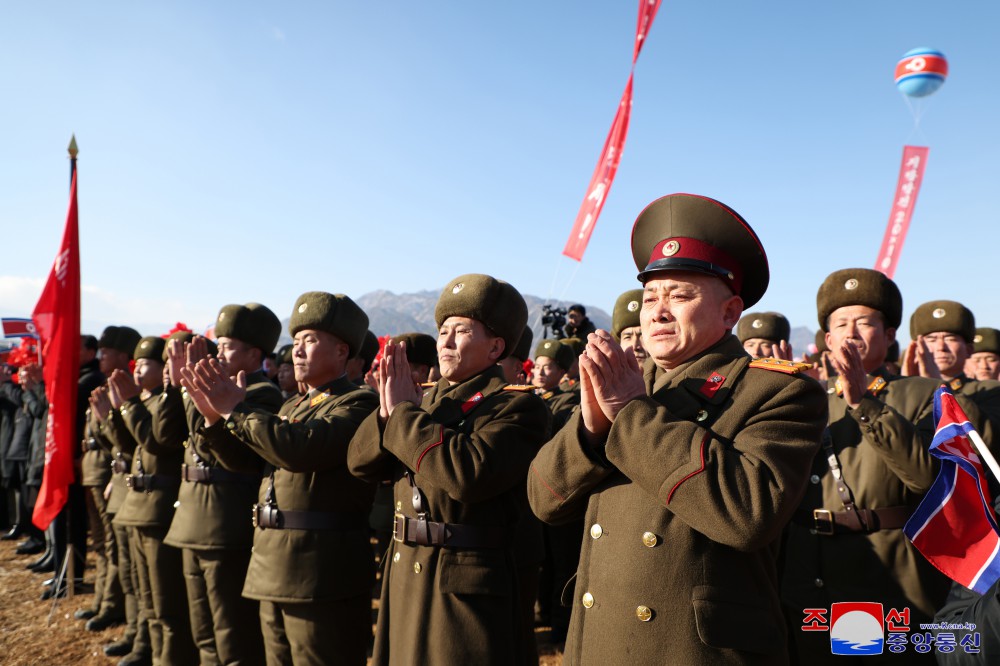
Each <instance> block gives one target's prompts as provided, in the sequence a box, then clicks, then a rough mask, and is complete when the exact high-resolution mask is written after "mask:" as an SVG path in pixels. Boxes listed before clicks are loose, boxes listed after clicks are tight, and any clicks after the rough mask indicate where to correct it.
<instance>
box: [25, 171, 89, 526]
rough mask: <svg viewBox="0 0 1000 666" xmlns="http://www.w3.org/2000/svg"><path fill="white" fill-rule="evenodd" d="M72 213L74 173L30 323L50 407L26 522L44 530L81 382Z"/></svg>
mask: <svg viewBox="0 0 1000 666" xmlns="http://www.w3.org/2000/svg"><path fill="white" fill-rule="evenodd" d="M78 222H79V218H78V214H77V207H76V172H75V171H74V173H73V183H72V185H71V187H70V195H69V212H68V213H67V215H66V230H65V231H64V232H63V239H62V245H61V246H60V248H59V254H58V255H56V260H55V262H53V265H52V271H51V272H50V273H49V279H48V281H47V282H46V283H45V289H43V290H42V295H41V297H39V299H38V304H37V305H35V311H34V312H33V313H32V314H31V318H32V319H33V320H34V322H35V328H36V329H37V330H38V334H39V336H40V337H41V342H42V376H43V377H44V379H45V396H46V397H47V398H48V401H49V418H48V423H47V425H46V428H45V467H44V469H43V472H42V487H41V488H40V489H39V491H38V500H37V501H36V503H35V511H34V513H33V515H32V517H31V522H33V523H34V524H35V525H36V526H37V527H38V528H39V529H45V528H46V527H48V526H49V523H51V522H52V519H53V518H55V517H56V515H57V514H58V513H59V511H60V509H62V507H63V505H65V504H66V499H67V497H68V496H69V485H70V484H71V483H72V482H73V451H74V449H75V447H76V445H79V442H75V441H74V440H75V439H76V398H77V395H76V394H77V390H78V380H79V377H80V234H79V224H78Z"/></svg>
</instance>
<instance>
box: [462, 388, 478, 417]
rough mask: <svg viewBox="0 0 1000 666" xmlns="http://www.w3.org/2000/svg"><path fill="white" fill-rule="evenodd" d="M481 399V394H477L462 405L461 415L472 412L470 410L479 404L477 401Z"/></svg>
mask: <svg viewBox="0 0 1000 666" xmlns="http://www.w3.org/2000/svg"><path fill="white" fill-rule="evenodd" d="M482 399H483V394H482V392H480V393H477V394H476V395H474V396H472V397H471V398H469V399H468V400H466V401H465V402H463V403H462V413H463V414H468V413H469V412H471V411H472V408H473V407H475V406H476V405H478V404H479V401H480V400H482Z"/></svg>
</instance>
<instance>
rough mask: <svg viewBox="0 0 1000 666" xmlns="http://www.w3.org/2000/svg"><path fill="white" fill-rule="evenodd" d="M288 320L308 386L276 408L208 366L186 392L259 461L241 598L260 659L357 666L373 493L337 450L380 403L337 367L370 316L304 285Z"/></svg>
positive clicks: (367, 594)
mask: <svg viewBox="0 0 1000 666" xmlns="http://www.w3.org/2000/svg"><path fill="white" fill-rule="evenodd" d="M288 327H289V332H290V333H291V334H292V336H293V338H294V351H293V356H294V357H295V375H296V377H295V378H296V380H297V381H299V382H300V383H302V384H304V385H305V386H306V387H308V392H307V393H306V394H305V395H303V396H301V397H299V396H295V397H293V398H290V399H289V400H288V401H286V402H285V404H284V405H282V407H281V409H280V410H279V411H278V413H277V414H273V413H270V412H269V411H267V410H264V409H260V408H259V407H256V406H254V405H252V404H250V403H249V402H246V401H244V400H243V398H244V394H243V392H242V390H241V388H240V386H239V382H234V381H233V380H232V379H231V378H229V377H228V376H226V374H225V373H223V372H219V371H216V370H215V369H214V368H213V367H212V366H211V365H206V363H205V362H202V363H200V364H199V366H198V368H197V372H196V373H195V374H196V377H195V378H194V379H193V380H192V383H193V384H194V388H193V389H192V388H190V387H189V390H193V391H196V392H197V395H195V398H196V399H199V398H201V399H204V400H205V401H207V402H208V403H209V404H210V405H211V406H212V409H213V410H214V411H215V412H217V413H218V414H219V415H220V416H221V418H222V419H223V420H224V421H225V429H226V430H227V431H228V432H229V433H230V434H231V435H232V436H233V437H235V438H236V439H237V440H238V441H239V442H240V443H241V444H242V447H244V448H247V449H250V450H251V451H253V452H254V453H256V454H257V455H260V456H261V457H262V458H263V459H264V460H265V461H266V462H267V468H266V470H267V471H266V475H265V477H264V479H263V482H262V483H261V486H260V492H259V495H258V500H257V504H256V505H255V507H254V521H253V523H254V525H255V527H256V529H255V530H254V546H253V555H252V557H251V559H250V567H249V570H248V571H247V575H246V584H245V585H244V587H243V595H244V596H246V597H249V598H251V599H255V600H258V601H259V602H260V625H261V627H262V628H263V631H264V647H265V650H266V653H267V661H268V663H275V664H291V663H299V662H303V663H315V664H330V663H342V664H358V665H359V666H360V665H363V664H364V663H365V659H366V657H367V651H368V646H369V644H370V642H371V585H372V573H373V572H372V567H371V554H370V553H371V550H370V545H369V543H368V513H369V511H370V509H371V504H372V497H373V495H374V493H375V488H374V486H371V485H369V484H367V483H364V482H363V481H361V480H359V479H357V478H355V477H354V476H352V475H351V474H350V472H349V471H348V469H347V465H346V455H347V446H348V444H349V442H350V439H351V437H352V436H353V435H354V432H355V430H356V429H357V427H358V425H359V424H360V423H361V422H362V421H363V420H364V419H365V417H366V416H368V414H369V413H371V412H372V411H373V410H374V409H376V408H377V407H378V398H377V397H376V395H375V394H374V393H372V392H371V391H369V390H366V389H362V388H360V387H358V386H357V385H355V384H354V383H352V382H351V381H350V380H349V379H348V378H347V373H346V368H347V362H348V360H349V359H351V358H353V357H355V356H357V354H358V352H359V351H360V350H361V345H362V344H363V342H364V339H365V333H366V332H367V331H368V316H367V315H366V314H365V313H364V311H363V310H362V309H361V308H360V307H358V305H357V304H356V303H355V302H354V301H353V300H351V299H350V298H349V297H348V296H345V295H343V294H330V293H327V292H321V291H310V292H306V293H304V294H302V295H301V296H299V298H298V299H297V300H296V302H295V305H294V306H293V308H292V315H291V318H290V320H289V323H288ZM218 455H219V456H220V457H222V456H223V455H224V452H223V451H222V450H221V449H220V450H219V451H218ZM225 455H229V452H225ZM325 569H329V570H330V573H328V574H324V573H322V572H323V571H324V570H325ZM303 572H313V573H312V575H308V576H303Z"/></svg>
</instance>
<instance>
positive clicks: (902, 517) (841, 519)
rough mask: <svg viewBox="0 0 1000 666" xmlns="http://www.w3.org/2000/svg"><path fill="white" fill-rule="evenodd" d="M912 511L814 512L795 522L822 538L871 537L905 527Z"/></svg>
mask: <svg viewBox="0 0 1000 666" xmlns="http://www.w3.org/2000/svg"><path fill="white" fill-rule="evenodd" d="M912 513H913V511H912V509H910V507H906V506H889V507H885V508H882V509H858V508H854V509H853V510H851V511H847V510H844V511H830V510H828V509H813V512H812V514H811V515H810V514H807V513H805V512H799V513H797V514H796V515H795V522H796V523H798V524H799V525H804V526H805V527H809V528H811V529H813V530H815V532H816V534H819V535H821V536H833V535H834V534H871V533H872V532H878V531H881V530H898V529H902V527H903V526H904V525H906V521H907V520H909V519H910V516H911V515H912Z"/></svg>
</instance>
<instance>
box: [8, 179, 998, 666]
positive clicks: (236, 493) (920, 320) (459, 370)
mask: <svg viewBox="0 0 1000 666" xmlns="http://www.w3.org/2000/svg"><path fill="white" fill-rule="evenodd" d="M632 251H633V257H634V259H635V263H636V267H637V269H638V271H639V276H638V279H639V282H640V283H641V285H642V286H641V288H637V289H633V290H629V291H626V292H624V293H623V294H622V295H621V296H620V297H619V298H618V300H617V302H616V303H615V304H614V308H613V317H612V321H613V323H612V330H611V331H604V330H595V327H594V326H593V324H592V323H591V322H590V321H589V319H587V318H586V310H585V308H583V307H582V306H573V307H572V308H570V311H569V324H568V325H567V330H566V333H567V337H565V338H563V339H557V338H551V339H544V340H541V341H539V342H537V344H536V343H535V342H534V340H533V337H532V333H531V330H530V329H529V328H528V326H527V323H528V322H527V319H528V312H527V307H526V305H525V301H524V299H523V298H522V296H521V294H520V293H518V291H517V290H516V289H515V288H514V287H513V286H512V285H511V284H509V283H507V282H504V281H502V280H499V279H496V278H493V277H490V276H487V275H479V274H468V275H462V276H460V277H457V278H455V279H454V280H451V281H450V282H449V283H448V284H447V285H446V286H445V287H444V289H443V291H442V292H441V296H440V298H439V300H438V302H437V305H436V309H435V320H436V323H437V326H438V333H437V337H436V339H435V338H434V337H432V336H429V335H426V334H422V333H404V334H396V335H393V336H392V337H391V339H390V340H389V341H387V342H386V343H385V345H384V348H383V349H381V350H380V349H379V342H378V339H377V338H376V337H375V335H374V334H373V333H372V332H371V331H369V330H368V325H369V322H368V317H367V315H366V314H365V313H364V311H363V310H362V309H361V308H360V307H359V306H358V305H357V304H356V303H354V301H352V300H351V299H350V298H349V297H347V296H344V295H341V294H332V293H327V292H318V291H316V292H307V293H305V294H302V295H301V296H300V297H299V298H298V299H297V301H296V302H295V304H294V305H293V306H292V308H291V318H290V321H289V332H290V334H291V335H292V337H293V340H294V342H293V344H292V345H286V346H284V347H282V348H280V349H278V350H277V351H276V352H273V350H274V349H275V347H276V345H277V342H278V339H279V337H280V335H281V331H282V324H281V322H280V320H279V319H278V317H277V316H276V315H275V313H274V312H273V311H272V310H270V309H268V308H267V307H265V306H263V305H260V304H257V303H247V304H245V305H236V304H233V305H226V306H224V307H223V308H222V309H221V310H220V311H219V313H218V317H217V319H216V322H215V327H214V334H215V340H214V341H212V340H208V339H206V338H204V337H202V336H195V335H192V334H191V333H190V332H184V331H181V332H177V333H174V334H172V335H170V336H169V337H168V338H166V339H164V338H163V337H157V336H150V337H142V336H141V335H140V334H139V333H138V332H136V331H135V330H133V329H131V328H129V327H127V326H111V327H108V328H107V329H106V330H105V331H104V332H103V333H102V335H101V336H100V338H99V339H98V338H94V337H91V336H84V337H83V339H82V343H81V347H82V351H81V353H82V357H81V371H80V401H81V402H80V409H79V424H78V426H79V427H78V433H79V437H78V439H79V442H80V450H79V451H78V452H77V456H76V458H77V472H78V481H79V483H78V484H74V487H73V488H72V489H71V494H70V499H69V502H68V505H67V508H66V509H65V510H64V512H63V514H61V515H60V518H57V520H56V521H54V523H53V525H52V527H51V528H50V530H48V532H47V533H46V534H42V533H40V532H39V531H38V530H37V529H35V528H33V527H32V526H31V525H30V514H31V505H32V503H33V501H34V497H35V496H36V495H37V490H38V485H39V483H40V481H41V464H42V461H43V458H42V453H41V452H42V451H43V449H44V436H45V432H44V430H45V425H44V424H45V409H46V408H45V397H44V389H43V387H42V381H41V373H40V371H39V369H38V367H37V366H34V365H28V366H25V367H23V368H21V371H20V383H19V384H14V383H13V382H11V381H10V379H11V377H10V374H9V373H7V374H4V375H3V376H0V380H2V381H0V401H2V405H3V408H4V412H3V414H4V416H3V419H4V420H3V422H2V425H3V430H2V431H0V435H2V437H3V440H2V442H3V447H2V454H3V476H4V480H5V483H6V486H7V488H8V489H9V492H8V498H9V500H10V501H11V503H12V507H13V508H14V509H16V515H15V517H14V521H15V525H14V527H13V528H11V531H10V532H9V533H8V534H7V535H5V536H4V537H3V538H5V539H6V538H19V537H22V538H24V539H25V541H24V542H23V543H22V544H21V545H20V546H19V548H18V552H19V553H22V554H27V553H38V552H40V551H41V550H42V549H43V548H44V549H45V553H44V554H43V555H42V557H41V558H40V559H39V560H37V561H36V562H33V563H32V564H31V565H29V566H30V567H31V568H33V569H36V570H38V571H53V570H55V569H56V568H57V567H58V566H59V564H60V563H61V562H62V560H63V558H65V553H66V549H67V544H68V543H72V544H74V545H75V548H74V550H75V552H76V554H77V560H76V561H74V562H72V570H73V571H75V573H74V574H71V575H73V576H78V577H80V578H81V580H82V575H83V572H84V560H83V559H82V555H83V553H85V552H86V538H87V534H88V533H89V539H90V542H91V544H92V548H93V552H94V555H95V564H96V566H95V573H94V577H93V585H94V596H93V605H92V607H90V608H83V609H80V610H78V611H77V612H76V617H77V618H78V619H79V620H82V621H85V625H83V628H84V629H86V630H91V631H100V630H103V629H106V628H108V627H110V626H115V625H122V624H123V625H124V627H125V629H124V634H123V636H122V638H121V639H120V640H118V641H116V642H114V643H111V644H109V645H107V646H106V647H105V648H104V651H105V653H106V654H107V655H108V656H113V657H121V661H119V664H126V665H127V664H132V665H134V664H150V663H152V664H163V665H172V664H197V663H200V664H203V665H209V664H259V663H265V662H266V663H268V664H364V663H365V661H366V658H367V657H368V655H369V653H371V655H372V659H373V662H374V663H375V664H383V665H390V664H391V665H406V666H409V665H412V664H463V665H464V664H537V663H538V655H537V649H536V645H535V626H536V624H538V623H544V624H545V625H547V626H550V627H551V628H552V637H553V639H554V640H555V641H557V642H559V643H564V644H565V654H564V663H573V664H603V663H610V664H618V663H625V662H626V660H627V661H628V663H648V664H664V663H677V664H722V663H733V664H784V663H789V662H791V663H809V664H815V663H826V662H828V661H835V660H843V659H845V657H839V656H834V655H832V654H831V650H830V636H829V634H828V633H822V632H820V631H810V630H804V629H806V627H805V626H804V624H803V614H804V612H805V611H806V610H807V609H824V608H825V609H829V608H830V605H831V604H832V603H834V602H845V601H850V602H863V601H873V602H880V603H882V604H883V606H884V607H885V609H886V611H887V612H888V611H889V609H895V610H898V611H900V612H902V611H903V609H905V613H906V615H905V617H906V620H907V622H909V623H910V626H912V627H918V626H919V625H921V624H925V623H931V622H932V621H933V620H934V618H935V616H936V615H937V617H938V620H939V621H940V620H941V619H942V618H945V619H946V620H948V621H950V622H955V621H958V620H961V621H969V622H975V623H977V625H978V626H979V627H980V630H979V632H972V631H968V632H965V634H962V633H961V632H959V634H958V635H957V636H956V637H955V639H956V641H961V646H960V648H959V649H958V650H956V651H953V652H949V651H937V652H938V653H937V655H936V656H937V658H938V659H939V660H943V661H947V659H949V657H950V656H953V657H954V658H955V659H959V658H961V659H975V658H980V657H982V658H986V659H988V658H989V655H991V654H992V655H993V659H998V658H1000V657H998V656H996V655H998V654H1000V651H998V650H1000V634H998V632H997V627H996V625H991V624H990V621H989V618H994V621H996V620H995V618H997V617H998V615H1000V613H998V609H1000V606H997V600H996V597H997V592H996V589H995V587H994V589H993V590H991V593H990V594H987V595H982V596H980V595H977V594H975V593H973V592H971V591H969V590H966V589H965V588H962V587H961V586H959V585H957V584H954V585H953V584H951V582H950V581H949V580H948V579H947V578H945V577H944V576H943V575H942V574H941V573H940V572H939V571H937V570H936V569H935V568H934V567H932V566H931V565H930V564H928V562H927V561H926V560H925V559H924V558H923V557H922V556H921V555H920V553H919V552H918V551H917V550H916V549H915V548H914V547H913V546H912V544H911V543H910V542H909V541H908V540H907V539H906V537H905V536H904V535H903V532H902V527H903V525H904V524H905V522H906V520H907V519H908V518H909V516H910V515H911V514H912V513H913V510H914V509H915V508H916V506H917V504H919V502H920V500H921V499H922V497H923V495H924V494H925V493H926V492H927V490H928V489H929V487H930V485H931V484H932V482H933V481H934V478H935V475H936V472H937V463H936V462H935V459H934V458H933V457H932V456H931V455H930V453H929V452H928V446H929V444H930V440H931V437H932V434H933V431H934V423H933V419H932V410H933V396H934V392H935V391H936V389H937V388H938V387H939V386H941V385H942V384H946V385H947V386H949V387H950V388H951V390H952V391H953V392H954V393H955V394H956V395H958V396H959V399H960V401H961V404H962V405H963V407H965V409H966V411H967V413H968V414H969V417H970V419H971V420H972V422H973V423H974V425H975V426H976V427H977V429H978V430H979V432H980V433H981V434H982V436H983V437H984V439H985V441H986V442H987V443H992V441H993V430H994V428H996V427H997V421H996V420H997V419H1000V390H998V389H1000V383H998V382H997V381H995V380H996V379H997V373H998V371H1000V331H997V330H995V329H984V328H979V329H977V328H976V326H975V320H974V318H973V315H972V313H971V312H970V311H969V310H968V309H967V308H965V307H964V306H962V305H961V304H960V303H957V302H955V301H944V300H942V301H932V302H929V303H925V304H923V305H920V306H919V307H917V308H916V309H915V310H914V312H913V315H912V317H911V319H910V322H909V324H910V326H909V328H910V330H909V333H910V337H911V338H912V340H913V341H912V342H911V343H910V344H909V345H908V346H907V348H906V349H905V351H904V353H903V354H902V358H901V359H899V358H895V359H894V358H892V357H891V355H890V354H891V349H892V347H893V344H894V341H895V336H896V331H897V329H898V328H899V326H900V325H901V321H902V313H903V301H902V295H901V293H900V291H899V289H898V288H897V286H896V285H895V284H894V283H893V281H892V280H890V279H889V278H887V277H886V276H884V275H883V274H882V273H879V272H877V271H873V270H869V269H862V268H848V269H843V270H838V271H836V272H834V273H833V274H831V275H830V276H828V277H827V278H826V279H825V280H824V281H823V283H822V285H821V286H820V287H819V290H818V294H817V311H818V322H819V324H820V326H821V331H820V333H819V334H818V335H817V340H816V342H817V347H818V349H817V352H816V353H815V354H811V355H808V356H807V357H804V358H803V359H802V361H795V360H793V356H792V349H791V347H790V346H789V334H790V327H789V324H788V321H787V319H785V318H784V317H783V316H782V315H780V314H778V313H773V312H751V313H748V314H744V310H746V309H749V308H751V307H752V306H753V305H754V304H755V303H756V302H757V301H759V300H760V298H761V297H762V296H763V294H764V292H765V290H766V288H767V285H768V281H769V272H768V264H767V257H766V254H765V252H764V249H763V247H762V245H761V243H760V240H759V239H758V237H757V235H756V234H755V232H754V231H753V229H752V228H751V227H750V225H749V224H748V223H747V222H746V221H745V220H744V219H743V218H742V217H741V216H740V215H739V214H738V213H736V212H735V211H733V210H732V209H731V208H729V207H727V206H725V205H724V204H722V203H720V202H718V201H715V200H713V199H708V198H706V197H699V196H694V195H670V196H667V197H663V198H661V199H658V200H656V201H654V202H653V203H652V204H650V205H649V206H648V207H647V208H646V209H645V210H644V211H643V212H642V213H641V214H640V215H639V217H638V218H637V220H636V222H635V226H634V228H633V233H632ZM624 279H625V276H623V280H624ZM734 331H735V334H734ZM896 349H897V350H898V345H897V346H896ZM897 353H898V352H897ZM130 366H131V370H130ZM998 488H1000V484H997V483H996V482H995V480H991V489H992V490H994V491H995V490H997V489H998ZM994 495H996V493H994ZM373 544H374V547H373ZM70 559H73V558H70ZM376 562H378V566H379V567H380V570H381V580H380V582H378V583H376V576H375V570H376V564H375V563H376ZM373 589H374V590H376V591H377V594H378V595H379V603H378V613H377V621H376V624H375V631H374V637H373V633H372V593H373ZM62 592H63V590H61V589H58V587H57V586H56V585H55V584H53V585H51V586H50V587H49V590H48V592H47V593H46V596H49V595H52V594H62ZM806 615H807V616H808V613H806ZM973 636H975V638H974V639H973V638H972V637H973ZM896 656H897V655H895V654H886V655H884V657H885V658H888V659H891V658H893V657H896ZM934 658H935V654H934V652H921V651H914V650H910V651H909V652H908V654H907V655H906V656H905V659H906V661H907V663H910V662H914V661H917V660H921V659H924V660H931V661H932V660H933V659H934ZM847 659H849V658H847ZM956 663H966V662H965V661H957V662H956ZM983 663H988V662H987V661H984V662H983Z"/></svg>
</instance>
